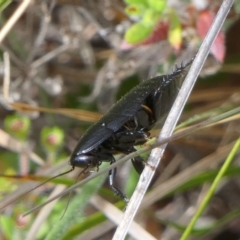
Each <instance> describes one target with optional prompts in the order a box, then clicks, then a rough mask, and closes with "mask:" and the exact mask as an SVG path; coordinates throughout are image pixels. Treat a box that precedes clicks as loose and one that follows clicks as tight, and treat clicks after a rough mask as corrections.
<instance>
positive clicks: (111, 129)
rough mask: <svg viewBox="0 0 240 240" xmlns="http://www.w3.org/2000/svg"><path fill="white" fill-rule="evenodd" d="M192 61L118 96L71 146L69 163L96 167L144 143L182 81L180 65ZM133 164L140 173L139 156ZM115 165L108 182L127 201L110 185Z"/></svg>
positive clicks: (112, 186)
mask: <svg viewBox="0 0 240 240" xmlns="http://www.w3.org/2000/svg"><path fill="white" fill-rule="evenodd" d="M191 62H192V61H190V62H189V63H187V64H186V65H182V66H181V67H179V68H178V67H177V68H176V70H175V71H174V72H173V73H172V74H169V75H162V76H157V77H154V78H151V79H149V80H146V81H144V82H142V83H140V84H139V85H138V86H136V87H135V88H133V89H132V90H131V91H130V92H129V93H127V94H126V95H125V96H124V97H122V98H121V99H120V100H119V101H118V102H117V103H116V104H115V105H114V106H113V107H112V108H111V109H110V111H109V112H108V113H106V114H105V115H104V116H103V117H102V118H101V119H100V120H99V121H98V122H96V123H95V124H94V125H93V126H91V127H90V128H89V129H88V130H87V131H86V132H85V134H84V135H83V136H82V138H81V139H80V140H79V142H78V144H77V146H76V147H75V149H74V151H73V153H72V155H71V158H70V164H71V165H72V167H73V169H74V168H75V167H80V168H84V169H85V170H86V169H88V168H97V169H98V167H99V166H100V165H101V164H102V162H110V164H112V163H114V162H115V161H116V160H115V158H114V154H116V153H123V154H129V153H132V152H134V151H136V149H135V148H134V146H136V145H141V144H143V143H145V142H146V141H147V140H148V138H149V136H150V133H149V130H151V129H152V128H153V127H154V125H155V124H156V122H157V121H158V120H159V119H160V118H164V117H165V115H166V114H167V113H168V112H169V110H170V109H171V107H172V104H173V102H174V100H175V98H176V95H177V93H178V90H179V87H180V86H181V84H182V81H183V75H184V74H183V73H184V69H185V68H186V67H187V66H188V65H190V64H191ZM132 163H133V166H134V167H135V169H136V170H137V172H139V173H141V172H142V170H143V168H144V162H143V160H142V158H141V157H139V156H138V157H135V158H134V159H132ZM115 175H116V168H113V169H112V170H110V172H109V184H110V186H111V188H112V189H113V191H114V192H115V193H116V194H117V195H118V196H120V197H121V198H122V199H124V200H125V201H127V198H126V196H125V195H124V194H123V193H122V192H121V191H120V190H119V189H118V188H117V187H116V186H114V176H115Z"/></svg>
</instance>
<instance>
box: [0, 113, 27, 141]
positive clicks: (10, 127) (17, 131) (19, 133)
mask: <svg viewBox="0 0 240 240" xmlns="http://www.w3.org/2000/svg"><path fill="white" fill-rule="evenodd" d="M4 126H5V129H6V131H7V132H8V133H10V134H11V135H13V136H14V137H15V138H17V139H18V140H21V141H26V140H27V137H28V134H29V130H30V126H31V122H30V119H29V118H27V117H24V116H20V115H17V114H13V115H9V116H7V117H6V118H5V120H4Z"/></svg>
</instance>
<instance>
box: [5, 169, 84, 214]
mask: <svg viewBox="0 0 240 240" xmlns="http://www.w3.org/2000/svg"><path fill="white" fill-rule="evenodd" d="M74 169H75V166H72V168H71V169H70V170H68V171H66V172H63V173H60V174H58V175H56V176H53V177H51V178H49V179H48V180H46V181H44V182H42V183H40V184H39V185H37V186H36V187H33V188H32V189H30V190H28V191H26V192H24V193H23V194H21V195H20V196H19V197H18V198H17V199H13V200H12V201H10V202H8V203H7V204H6V205H4V206H2V207H1V208H0V211H2V210H3V209H4V208H6V207H7V206H9V205H10V204H12V203H14V202H16V201H17V200H18V199H19V198H22V197H24V196H26V195H27V194H28V193H30V192H32V191H34V190H36V189H37V188H39V187H41V186H43V185H44V184H46V183H48V182H50V181H51V180H53V179H55V178H57V177H60V176H63V175H65V174H68V173H70V172H72V171H73V170H74ZM84 170H85V169H84ZM6 177H7V176H6Z"/></svg>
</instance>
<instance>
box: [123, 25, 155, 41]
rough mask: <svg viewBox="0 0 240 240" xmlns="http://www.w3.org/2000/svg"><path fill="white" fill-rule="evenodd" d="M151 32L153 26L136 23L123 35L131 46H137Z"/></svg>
mask: <svg viewBox="0 0 240 240" xmlns="http://www.w3.org/2000/svg"><path fill="white" fill-rule="evenodd" d="M152 31H153V26H148V25H144V24H142V23H136V24H134V25H133V26H131V27H130V28H129V29H128V30H127V31H126V33H125V36H124V39H125V40H126V41H127V42H128V43H131V44H137V43H140V42H142V41H143V40H145V39H146V38H147V37H148V36H149V35H150V34H151V32H152Z"/></svg>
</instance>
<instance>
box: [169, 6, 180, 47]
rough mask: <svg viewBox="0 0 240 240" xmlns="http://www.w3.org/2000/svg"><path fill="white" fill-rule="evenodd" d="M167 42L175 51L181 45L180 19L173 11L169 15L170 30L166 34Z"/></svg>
mask: <svg viewBox="0 0 240 240" xmlns="http://www.w3.org/2000/svg"><path fill="white" fill-rule="evenodd" d="M168 41H169V42H170V43H171V44H172V46H173V47H174V48H175V49H179V48H180V47H181V44H182V27H181V23H180V19H179V17H178V15H177V14H176V13H175V11H171V13H170V29H169V32H168Z"/></svg>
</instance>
